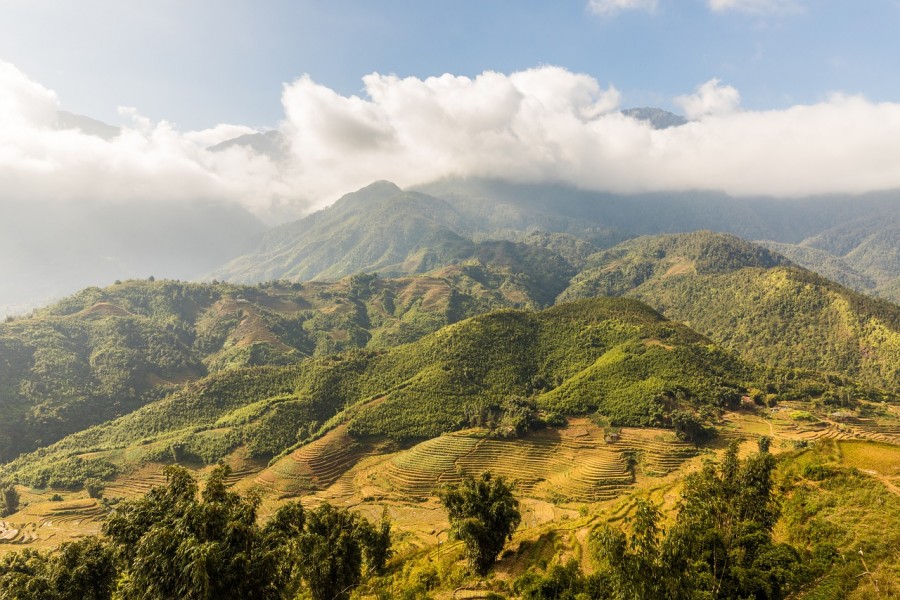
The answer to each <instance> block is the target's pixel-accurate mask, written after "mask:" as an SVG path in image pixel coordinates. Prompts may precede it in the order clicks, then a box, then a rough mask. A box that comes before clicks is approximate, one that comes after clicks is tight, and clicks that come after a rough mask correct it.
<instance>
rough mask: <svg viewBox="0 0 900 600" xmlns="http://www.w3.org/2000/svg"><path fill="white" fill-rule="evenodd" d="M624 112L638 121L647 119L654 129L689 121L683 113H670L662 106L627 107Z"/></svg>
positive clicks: (678, 125)
mask: <svg viewBox="0 0 900 600" xmlns="http://www.w3.org/2000/svg"><path fill="white" fill-rule="evenodd" d="M622 114H623V115H625V116H626V117H631V118H632V119H637V120H638V121H646V122H647V123H650V125H651V126H652V127H653V129H668V128H669V127H680V126H681V125H684V124H686V123H687V122H688V120H687V119H685V118H684V117H682V116H681V115H676V114H675V113H670V112H669V111H667V110H663V109H661V108H653V107H651V106H643V107H639V108H626V109H625V110H623V111H622Z"/></svg>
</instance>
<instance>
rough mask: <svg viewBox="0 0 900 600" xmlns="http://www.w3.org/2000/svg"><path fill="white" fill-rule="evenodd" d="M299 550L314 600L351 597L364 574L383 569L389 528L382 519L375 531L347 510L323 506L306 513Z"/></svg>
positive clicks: (388, 539)
mask: <svg viewBox="0 0 900 600" xmlns="http://www.w3.org/2000/svg"><path fill="white" fill-rule="evenodd" d="M296 550H297V551H298V553H299V555H298V556H299V558H300V561H299V563H298V565H299V573H300V575H301V576H302V577H303V579H304V581H305V582H306V584H307V586H308V588H309V591H310V594H311V595H312V597H313V600H338V599H340V598H348V597H349V596H350V593H351V592H352V591H353V589H354V588H355V587H356V586H357V585H359V583H360V581H362V578H363V574H364V572H365V574H368V573H377V572H380V571H381V570H382V569H383V567H384V563H385V561H386V560H387V559H388V557H389V556H390V526H389V525H388V524H387V521H386V520H384V519H383V520H382V524H381V526H380V527H378V528H376V527H374V526H372V524H371V523H369V522H368V521H367V520H366V519H364V518H362V517H360V516H359V515H358V514H355V513H351V512H350V511H348V510H347V509H343V508H335V507H333V506H331V505H330V504H327V503H326V504H322V505H320V506H319V507H318V508H317V509H316V510H314V511H310V512H308V513H307V514H306V523H305V526H304V528H303V532H302V533H301V534H300V536H299V537H298V538H297V544H296ZM364 568H365V570H364Z"/></svg>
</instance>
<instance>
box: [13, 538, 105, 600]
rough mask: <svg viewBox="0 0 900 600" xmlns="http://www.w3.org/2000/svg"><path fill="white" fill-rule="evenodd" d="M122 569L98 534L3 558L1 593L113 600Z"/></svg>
mask: <svg viewBox="0 0 900 600" xmlns="http://www.w3.org/2000/svg"><path fill="white" fill-rule="evenodd" d="M117 574H118V571H117V569H116V563H115V556H114V553H113V551H112V549H111V548H110V547H109V546H108V545H107V544H105V543H104V542H103V541H101V540H99V539H98V538H96V537H87V538H84V539H82V540H78V541H76V542H66V543H64V544H62V545H61V546H60V547H59V549H58V550H57V551H55V552H53V553H47V554H44V553H40V552H36V551H34V550H24V551H22V552H15V553H9V554H6V555H4V556H3V558H2V559H0V597H3V598H11V599H13V598H14V599H15V600H110V599H111V598H112V594H113V591H114V590H115V583H116V577H117Z"/></svg>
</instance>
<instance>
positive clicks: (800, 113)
mask: <svg viewBox="0 0 900 600" xmlns="http://www.w3.org/2000/svg"><path fill="white" fill-rule="evenodd" d="M363 83H364V92H363V93H361V94H360V95H359V96H349V97H347V96H343V95H341V94H339V93H337V92H335V91H333V90H331V89H329V88H328V87H326V86H323V85H320V84H317V83H316V82H314V81H313V80H312V79H310V78H309V77H302V78H300V79H298V80H297V81H295V82H293V83H290V84H287V85H285V87H284V90H283V94H282V102H283V104H284V111H285V120H284V121H283V123H282V124H281V125H280V126H279V128H280V131H281V133H282V135H283V137H284V139H285V140H286V141H287V143H288V145H289V148H288V149H287V151H286V152H285V156H284V157H283V158H278V159H272V158H270V157H268V156H266V155H264V154H259V153H257V152H256V151H254V150H253V149H251V148H249V147H241V146H232V147H230V148H228V149H227V150H225V151H220V152H211V151H209V150H207V148H208V147H209V146H210V145H211V144H214V143H218V142H220V141H223V140H224V139H229V138H231V137H234V136H235V135H243V134H245V133H252V132H254V130H253V129H251V128H249V127H244V126H240V125H220V126H217V127H215V128H212V129H210V130H205V131H199V132H191V131H189V132H182V131H178V130H177V129H175V128H174V127H173V126H172V125H171V124H169V123H167V122H165V121H163V122H160V123H153V122H151V121H149V120H148V119H146V118H144V117H142V116H141V115H140V114H139V112H138V111H136V110H134V109H123V115H126V116H127V117H128V118H129V119H130V123H129V124H128V125H127V126H125V127H123V128H122V130H121V133H120V134H119V135H118V136H117V137H115V138H112V139H110V140H105V139H102V138H100V137H95V136H92V135H87V134H84V133H81V132H79V131H77V130H71V129H70V130H66V131H60V130H57V129H55V128H54V127H53V123H54V114H55V111H56V110H57V107H58V106H59V102H58V100H57V98H56V96H55V95H54V93H53V92H52V91H50V90H47V89H46V88H44V87H42V86H40V85H39V84H37V83H35V82H33V81H31V80H30V79H29V78H28V77H26V76H25V75H24V74H22V73H21V72H19V71H18V70H16V69H15V68H14V67H12V66H11V65H8V64H3V63H0V124H2V126H0V200H3V199H4V198H6V199H15V200H19V201H29V202H34V203H37V202H44V203H46V202H82V201H85V200H87V199H91V200H96V201H104V202H136V203H140V202H151V201H166V202H184V201H189V200H196V199H200V200H217V201H224V202H235V203H241V204H242V205H244V206H245V207H247V208H248V209H250V210H252V211H254V212H255V213H257V214H259V215H262V216H267V215H269V216H271V215H272V214H275V213H279V214H288V213H291V211H293V214H295V215H296V214H298V213H299V212H300V211H302V210H308V209H310V208H313V207H320V206H323V205H326V204H328V203H330V202H332V201H334V200H335V199H336V198H338V197H339V196H340V195H342V194H344V193H346V192H349V191H352V190H354V189H357V188H359V187H362V186H364V185H367V184H368V183H371V182H372V181H374V180H377V179H388V180H391V181H394V182H395V183H397V184H398V185H400V186H401V187H406V186H410V185H414V184H417V183H425V182H428V181H432V180H435V179H438V178H442V177H451V176H479V177H498V178H506V179H510V180H513V181H521V182H547V181H553V182H564V183H568V184H571V185H575V186H579V187H582V188H585V189H594V190H604V191H612V192H622V193H631V192H646V191H665V190H690V189H701V190H721V191H725V192H728V193H731V194H734V195H750V194H769V195H780V196H799V195H808V194H817V193H861V192H867V191H873V190H880V189H891V188H898V189H900V170H898V169H897V168H896V160H895V157H897V156H900V104H897V103H880V104H879V103H873V102H870V101H868V100H867V99H865V98H863V97H860V96H847V95H835V96H832V97H829V98H828V99H827V100H825V101H822V102H820V103H817V104H812V105H799V106H793V107H791V108H788V109H785V110H773V111H750V110H738V108H739V102H740V95H739V93H738V92H737V90H735V89H734V88H731V87H729V86H726V85H723V84H722V83H720V82H719V81H717V80H711V81H708V82H706V83H704V84H702V85H700V86H699V87H698V88H697V89H696V90H695V92H694V93H693V94H690V95H687V96H683V97H681V98H680V99H679V102H680V103H681V106H682V107H683V108H684V110H685V112H686V113H687V114H688V115H689V116H691V117H692V118H695V119H697V120H694V121H692V122H690V123H688V124H687V125H683V126H681V127H673V128H669V129H664V130H654V129H652V128H651V127H650V126H649V125H648V124H646V123H643V122H639V121H636V120H634V119H631V118H628V117H625V116H623V115H622V114H621V113H619V112H618V111H617V109H618V106H619V103H620V95H619V92H618V91H617V90H616V89H615V88H613V87H602V86H601V85H600V83H599V82H598V81H597V80H596V79H594V78H592V77H590V76H587V75H583V74H577V73H572V72H569V71H567V70H565V69H562V68H559V67H539V68H534V69H529V70H526V71H520V72H516V73H511V74H503V73H493V72H487V73H483V74H482V75H479V76H477V77H474V78H469V77H459V76H453V75H442V76H440V77H430V78H427V79H418V78H414V77H408V78H400V77H397V76H394V75H380V74H377V73H374V74H371V75H368V76H366V77H365V78H364V80H363Z"/></svg>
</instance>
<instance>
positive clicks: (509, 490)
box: [439, 472, 522, 575]
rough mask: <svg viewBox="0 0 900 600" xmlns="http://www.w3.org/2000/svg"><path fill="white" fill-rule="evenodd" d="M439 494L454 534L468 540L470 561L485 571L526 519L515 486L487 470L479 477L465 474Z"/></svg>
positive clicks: (474, 566)
mask: <svg viewBox="0 0 900 600" xmlns="http://www.w3.org/2000/svg"><path fill="white" fill-rule="evenodd" d="M439 496H440V499H441V503H442V504H443V505H444V507H445V508H446V509H447V514H448V516H449V518H450V533H451V535H452V536H453V537H454V538H456V539H458V540H462V541H463V542H464V543H465V545H466V554H467V556H468V558H469V562H470V564H471V565H472V567H473V568H474V569H475V571H476V572H477V573H478V574H480V575H484V574H485V573H487V571H488V569H490V567H491V565H492V564H494V561H495V560H497V556H498V555H499V554H500V551H501V550H503V546H504V545H506V540H507V539H509V538H511V537H512V534H513V532H514V531H515V530H516V527H518V526H519V522H520V521H521V520H522V517H521V515H520V514H519V501H518V500H516V498H515V497H514V496H513V486H512V485H510V484H508V483H507V482H506V480H505V479H504V478H503V477H494V476H493V475H491V473H490V472H485V473H483V474H482V475H481V477H479V478H478V479H475V478H473V477H469V476H466V477H463V479H462V481H461V482H460V483H459V484H458V485H455V486H450V487H447V488H444V489H443V490H441V492H440V494H439Z"/></svg>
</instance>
